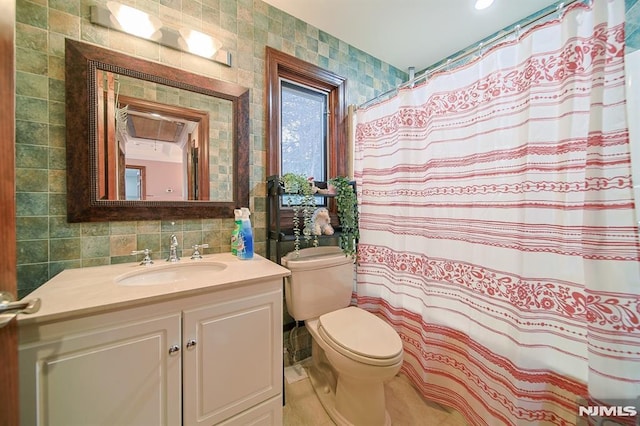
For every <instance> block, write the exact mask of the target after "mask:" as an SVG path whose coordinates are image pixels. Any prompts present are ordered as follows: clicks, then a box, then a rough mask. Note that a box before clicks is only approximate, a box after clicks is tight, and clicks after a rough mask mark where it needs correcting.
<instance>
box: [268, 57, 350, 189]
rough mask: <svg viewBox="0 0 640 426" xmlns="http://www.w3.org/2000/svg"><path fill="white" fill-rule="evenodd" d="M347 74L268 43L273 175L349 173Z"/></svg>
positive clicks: (270, 165) (322, 176)
mask: <svg viewBox="0 0 640 426" xmlns="http://www.w3.org/2000/svg"><path fill="white" fill-rule="evenodd" d="M345 89H346V80H345V79H344V78H342V77H340V76H338V75H336V74H333V73H332V72H329V71H327V70H324V69H322V68H319V67H317V66H315V65H313V64H309V63H307V62H304V61H301V60H300V59H297V58H295V57H293V56H290V55H287V54H285V53H283V52H280V51H278V50H275V49H272V48H270V47H267V93H266V97H267V105H268V106H267V115H268V117H267V135H268V138H269V143H268V150H267V175H268V176H272V175H283V174H284V173H287V172H293V173H298V174H303V175H306V176H312V177H313V178H314V179H315V180H317V181H326V180H328V179H330V178H332V177H335V176H344V175H346V174H347V169H348V165H347V158H348V157H347V152H346V150H347V135H346V130H345V129H346V127H345V116H346V96H345Z"/></svg>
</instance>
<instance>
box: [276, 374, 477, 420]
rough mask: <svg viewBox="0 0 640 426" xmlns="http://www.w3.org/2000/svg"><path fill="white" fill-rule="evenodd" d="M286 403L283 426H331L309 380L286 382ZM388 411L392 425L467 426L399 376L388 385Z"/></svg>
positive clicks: (451, 411) (386, 386) (404, 377)
mask: <svg viewBox="0 0 640 426" xmlns="http://www.w3.org/2000/svg"><path fill="white" fill-rule="evenodd" d="M285 392H286V400H287V403H286V405H285V406H284V422H283V423H284V426H332V425H333V424H334V423H333V422H332V421H331V419H330V418H329V416H328V415H327V414H326V412H325V411H324V408H322V405H321V404H320V401H319V400H318V398H317V397H316V394H315V392H314V390H313V388H312V387H311V383H310V382H309V379H308V378H305V379H302V380H299V381H297V382H294V383H287V381H286V380H285ZM385 396H386V400H387V410H388V411H389V415H390V416H391V421H392V424H393V426H467V422H466V421H465V420H464V418H463V417H462V416H461V415H460V414H459V413H458V412H456V411H454V410H451V409H449V408H446V407H443V406H441V405H438V404H436V403H434V402H429V401H425V400H424V399H423V398H422V397H421V396H420V394H418V392H417V391H416V390H415V389H414V387H413V385H412V384H411V383H410V382H409V379H408V378H407V377H406V376H404V375H398V376H396V377H395V378H393V379H392V380H391V381H390V382H388V383H387V384H386V385H385Z"/></svg>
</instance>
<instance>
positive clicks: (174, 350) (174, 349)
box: [169, 345, 180, 355]
mask: <svg viewBox="0 0 640 426" xmlns="http://www.w3.org/2000/svg"><path fill="white" fill-rule="evenodd" d="M178 352H180V346H178V345H173V346H171V347H170V348H169V355H173V354H175V353H178Z"/></svg>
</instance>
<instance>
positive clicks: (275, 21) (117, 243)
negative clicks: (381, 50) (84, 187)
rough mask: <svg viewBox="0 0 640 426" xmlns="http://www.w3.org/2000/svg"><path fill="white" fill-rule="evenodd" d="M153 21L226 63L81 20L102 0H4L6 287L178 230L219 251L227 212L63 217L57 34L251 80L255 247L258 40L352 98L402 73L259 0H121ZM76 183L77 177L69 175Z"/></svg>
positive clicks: (32, 282)
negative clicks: (12, 139) (85, 219)
mask: <svg viewBox="0 0 640 426" xmlns="http://www.w3.org/2000/svg"><path fill="white" fill-rule="evenodd" d="M124 2H125V3H128V4H130V5H131V6H134V7H137V8H140V9H143V10H145V11H147V12H149V13H151V14H153V15H155V16H157V17H159V18H160V19H161V20H162V21H163V22H165V23H170V25H172V26H174V27H178V26H179V25H180V24H181V23H184V24H185V26H189V27H191V28H194V29H200V30H202V31H204V32H208V33H210V34H213V35H216V36H217V37H218V38H220V39H221V40H222V41H223V44H224V48H225V49H227V50H229V51H231V52H232V55H233V66H232V67H231V68H228V67H225V66H223V65H219V64H216V63H213V62H210V61H206V60H203V59H200V58H197V57H195V56H192V55H188V54H183V53H180V52H177V51H175V50H172V49H168V48H165V47H161V46H159V45H157V44H155V43H151V42H147V41H144V40H140V39H137V38H135V37H133V36H130V35H127V34H123V33H119V32H116V31H110V30H108V29H105V28H102V27H99V26H95V25H93V24H91V23H90V22H89V8H90V6H92V5H95V4H104V3H106V2H105V1H100V0H99V1H89V0H48V1H47V0H33V1H27V0H17V2H16V200H17V208H16V210H17V250H18V291H19V296H20V297H23V296H24V295H26V294H27V293H28V292H30V291H32V290H33V289H35V288H37V287H38V286H40V285H41V284H43V283H44V282H46V281H47V280H49V279H50V278H51V277H53V276H54V275H56V274H57V273H59V272H60V271H62V270H63V269H65V268H80V267H88V266H94V265H104V264H110V263H120V262H132V261H134V260H136V259H135V258H134V257H132V256H130V255H129V253H130V252H131V250H134V249H141V248H149V249H151V250H153V253H154V255H153V257H155V258H163V257H166V255H167V252H166V250H167V247H168V244H167V243H168V241H169V236H170V235H171V234H172V233H175V234H177V235H178V240H179V244H180V247H181V248H184V249H185V250H184V251H183V252H182V254H183V255H189V254H190V253H191V250H190V247H191V246H193V245H194V244H197V243H208V244H209V245H210V247H211V248H210V249H208V250H205V252H209V253H214V252H224V251H229V250H230V247H229V236H230V234H231V230H232V228H233V219H232V218H228V219H204V220H172V218H170V217H167V218H166V219H165V220H163V221H142V222H108V223H81V224H77V223H76V224H69V223H67V222H66V163H65V161H66V160H65V115H64V85H65V82H64V40H65V38H67V37H68V38H71V39H74V40H82V41H86V42H89V43H93V44H97V45H101V46H104V47H108V48H110V49H114V50H117V51H121V52H124V53H127V54H130V55H134V56H139V57H143V58H146V59H150V60H153V61H158V62H162V63H165V64H168V65H171V66H175V67H178V68H182V69H185V70H188V71H191V72H196V73H200V74H205V75H207V76H210V77H214V78H217V79H220V80H224V81H230V82H234V83H237V84H240V85H243V86H245V87H249V88H250V89H251V105H250V109H251V130H250V131H251V146H252V148H253V149H252V151H251V154H250V162H251V183H250V188H251V202H250V203H251V205H250V207H251V209H252V210H253V211H254V214H253V216H252V218H253V221H254V226H255V228H256V251H257V252H258V253H261V254H264V250H265V202H264V195H265V180H266V171H265V163H266V138H265V121H264V117H265V111H264V108H265V107H264V104H265V102H264V66H265V64H264V59H265V46H267V45H268V46H271V47H274V48H276V49H279V50H281V51H284V52H286V53H289V54H291V55H295V56H296V57H298V58H300V59H302V60H305V61H307V62H310V63H313V64H316V65H319V66H321V67H323V68H326V69H328V70H331V71H333V72H335V73H337V74H339V75H342V76H343V77H346V78H347V79H348V103H350V104H359V103H362V102H364V101H366V100H368V99H370V98H372V97H373V96H374V95H375V94H377V93H380V92H383V91H386V90H389V89H390V88H392V87H394V86H396V85H397V84H399V83H401V82H402V81H405V80H406V79H407V74H406V73H405V72H404V71H402V70H398V69H396V68H393V67H391V66H389V65H388V64H386V63H384V62H382V61H380V60H378V59H376V58H374V57H371V56H370V55H367V54H366V53H364V52H362V51H361V50H358V49H356V48H354V47H353V46H350V45H348V44H346V43H344V42H343V41H341V40H338V39H337V38H335V37H333V36H331V35H330V34H327V33H325V32H322V31H320V30H318V29H317V28H315V27H313V26H311V25H308V24H306V23H305V22H302V21H300V20H298V19H296V18H293V17H292V16H290V15H288V14H285V13H283V12H282V11H280V10H278V9H275V8H273V7H271V6H269V5H267V4H266V3H264V2H262V1H260V0H237V1H236V0H203V1H197V0H189V1H187V0H182V1H180V0H145V1H136V2H130V1H129V2H127V1H124ZM78 184H83V183H82V182H79V183H78Z"/></svg>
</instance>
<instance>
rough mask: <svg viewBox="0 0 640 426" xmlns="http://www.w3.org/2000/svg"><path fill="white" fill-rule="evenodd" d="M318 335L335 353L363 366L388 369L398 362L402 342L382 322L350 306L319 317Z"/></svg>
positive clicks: (392, 330) (390, 328) (388, 326)
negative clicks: (387, 367)
mask: <svg viewBox="0 0 640 426" xmlns="http://www.w3.org/2000/svg"><path fill="white" fill-rule="evenodd" d="M318 334H319V335H320V336H321V337H322V339H323V340H324V341H325V342H326V343H327V344H328V345H329V346H331V347H332V348H333V349H335V350H336V351H337V352H339V353H341V354H342V355H344V356H346V357H348V358H350V359H352V360H354V361H357V362H361V363H363V364H368V365H374V366H389V365H394V364H397V363H398V362H400V361H401V360H402V356H403V350H402V340H400V336H398V333H396V331H395V330H394V329H393V328H392V327H391V326H390V325H389V324H387V323H386V322H384V321H383V320H381V319H380V318H378V317H376V316H375V315H373V314H372V313H370V312H367V311H365V310H363V309H361V308H357V307H355V306H350V307H348V308H344V309H339V310H337V311H333V312H329V313H327V314H324V315H321V316H320V318H319V319H318Z"/></svg>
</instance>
